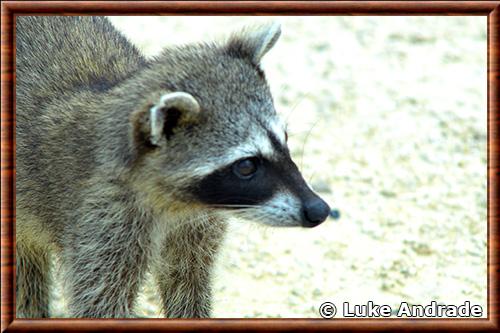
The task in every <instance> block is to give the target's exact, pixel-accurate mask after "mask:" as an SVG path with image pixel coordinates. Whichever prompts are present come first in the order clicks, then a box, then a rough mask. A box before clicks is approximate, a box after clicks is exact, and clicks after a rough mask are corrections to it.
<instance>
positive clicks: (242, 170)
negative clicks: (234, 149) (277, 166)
mask: <svg viewBox="0 0 500 333" xmlns="http://www.w3.org/2000/svg"><path fill="white" fill-rule="evenodd" d="M257 162H258V161H257V159H256V158H254V157H251V158H245V159H244V160H239V161H238V162H236V163H234V165H233V172H234V173H235V174H236V176H238V177H240V178H242V179H249V178H251V177H252V175H253V174H254V173H255V172H256V171H257Z"/></svg>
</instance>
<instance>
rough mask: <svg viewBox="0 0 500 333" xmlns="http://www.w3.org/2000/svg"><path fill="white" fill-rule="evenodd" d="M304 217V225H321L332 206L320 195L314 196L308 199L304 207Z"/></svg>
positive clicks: (308, 226) (309, 226)
mask: <svg viewBox="0 0 500 333" xmlns="http://www.w3.org/2000/svg"><path fill="white" fill-rule="evenodd" d="M302 209H303V212H304V218H303V219H302V226H303V227H307V228H312V227H315V226H317V225H320V224H321V223H322V222H323V221H325V220H326V218H327V217H328V214H330V206H328V204H327V203H326V202H325V201H324V200H323V199H321V198H320V197H313V198H311V199H309V200H307V201H306V202H305V203H304V205H303V207H302Z"/></svg>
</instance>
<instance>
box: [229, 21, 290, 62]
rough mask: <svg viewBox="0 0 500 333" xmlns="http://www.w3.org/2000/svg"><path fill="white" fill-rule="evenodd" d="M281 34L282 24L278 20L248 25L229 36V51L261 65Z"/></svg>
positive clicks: (233, 54)
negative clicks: (265, 23) (250, 26)
mask: <svg viewBox="0 0 500 333" xmlns="http://www.w3.org/2000/svg"><path fill="white" fill-rule="evenodd" d="M280 34H281V26H280V24H279V23H278V22H273V23H270V24H267V25H262V26H260V27H256V28H255V27H254V28H248V27H247V28H245V29H243V31H240V32H239V33H235V34H233V35H232V36H231V37H230V38H229V41H228V43H227V52H228V53H229V54H230V55H232V56H236V57H240V58H242V57H245V58H248V59H250V61H251V62H252V63H253V64H254V65H259V63H260V61H261V59H262V57H263V56H264V54H266V53H267V51H269V50H270V49H271V48H272V47H273V46H274V44H275V43H276V41H277V40H278V38H279V37H280Z"/></svg>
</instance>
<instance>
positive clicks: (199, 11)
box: [1, 1, 500, 332]
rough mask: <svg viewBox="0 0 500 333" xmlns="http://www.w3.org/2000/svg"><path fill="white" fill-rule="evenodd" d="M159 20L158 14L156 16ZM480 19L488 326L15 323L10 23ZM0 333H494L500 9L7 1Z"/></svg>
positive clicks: (415, 322)
mask: <svg viewBox="0 0 500 333" xmlns="http://www.w3.org/2000/svg"><path fill="white" fill-rule="evenodd" d="M159 13H161V14H159ZM51 14H56V15H443V16H444V15H463V16H466V15H467V16H469V15H478V16H487V18H488V23H487V24H488V37H487V38H488V41H487V50H488V68H487V70H488V76H487V78H488V86H487V91H488V104H487V105H488V107H487V109H488V110H487V112H488V118H487V119H488V120H487V122H488V125H487V126H488V144H487V150H488V152H487V156H488V163H487V164H488V166H487V168H488V176H487V177H488V211H487V223H488V317H487V318H486V319H411V320H410V319H392V318H389V319H375V320H374V319H334V320H325V319H15V318H14V313H15V306H14V304H15V292H14V277H15V276H14V275H15V261H14V259H15V257H14V250H13V248H14V242H15V227H14V222H15V209H14V205H15V165H14V164H15V134H14V124H15V112H14V111H13V110H14V107H15V92H14V85H15V73H14V68H15V66H14V63H15V54H14V29H15V27H14V20H15V16H16V15H51ZM1 18H2V23H1V36H2V42H1V55H2V61H1V68H2V70H1V164H2V167H1V181H2V186H1V196H2V199H1V230H2V231H1V260H2V262H1V282H2V283H1V311H2V314H1V331H2V332H3V331H4V330H6V331H8V332H24V331H38V332H56V331H64V332H66V331H72V332H77V331H79V332H83V331H104V330H106V331H107V330H113V331H122V332H124V331H130V332H135V331H143V330H144V331H145V330H147V331H151V332H155V331H192V330H198V331H199V330H211V331H222V330H266V331H285V330H295V331H308V330H314V331H318V330H359V329H362V330H403V329H404V330H408V329H418V330H435V329H440V330H476V329H478V330H495V331H496V330H498V329H499V328H500V325H499V311H500V308H499V301H498V292H499V287H498V286H499V284H498V276H499V272H500V266H499V253H500V246H499V244H500V231H499V230H500V228H499V223H500V217H499V212H498V206H499V203H500V197H499V193H498V189H499V188H498V180H499V178H500V155H499V152H500V131H499V124H500V120H499V97H500V83H499V80H500V1H169V2H162V1H143V2H140V1H45V2H37V1H5V2H2V4H1Z"/></svg>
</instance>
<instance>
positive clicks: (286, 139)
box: [285, 131, 288, 142]
mask: <svg viewBox="0 0 500 333" xmlns="http://www.w3.org/2000/svg"><path fill="white" fill-rule="evenodd" d="M285 142H288V132H286V131H285Z"/></svg>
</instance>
